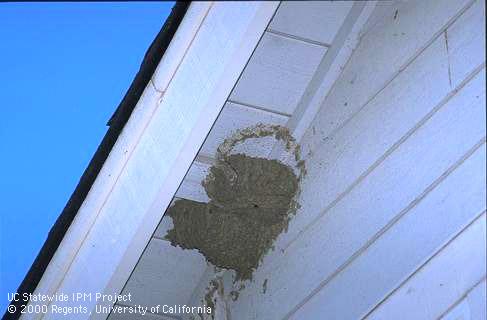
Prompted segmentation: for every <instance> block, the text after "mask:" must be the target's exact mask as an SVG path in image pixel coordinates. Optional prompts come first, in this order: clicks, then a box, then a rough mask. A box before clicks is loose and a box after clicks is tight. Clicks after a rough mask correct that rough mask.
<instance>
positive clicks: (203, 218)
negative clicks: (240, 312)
mask: <svg viewBox="0 0 487 320" xmlns="http://www.w3.org/2000/svg"><path fill="white" fill-rule="evenodd" d="M203 186H204V188H205V190H206V193H207V195H208V197H209V198H210V201H209V203H200V202H195V201H190V200H178V201H176V202H175V203H174V205H173V206H172V207H170V208H169V209H168V211H167V214H168V215H169V216H170V217H171V218H172V220H173V224H174V228H173V229H172V230H169V231H168V233H167V235H166V239H168V240H170V241H171V244H172V245H174V246H180V247H182V248H184V249H198V250H199V251H200V252H201V253H202V254H204V255H205V257H206V258H207V260H208V261H210V262H211V263H213V264H214V265H215V266H217V267H221V268H226V269H233V270H235V271H236V274H237V279H250V278H251V276H252V272H253V270H255V269H256V268H257V266H258V264H259V262H260V260H261V259H262V257H263V255H264V254H265V253H266V252H267V250H268V249H269V248H271V247H272V243H273V241H274V240H275V239H276V237H277V236H278V235H279V234H280V233H281V232H282V231H284V230H285V229H286V228H287V225H288V221H289V217H290V213H291V212H293V211H294V209H295V207H296V203H295V200H294V199H295V195H296V193H297V190H298V177H297V176H296V174H295V173H294V172H293V170H292V168H291V167H289V166H287V165H284V164H283V163H281V162H279V161H277V160H269V159H264V158H258V157H250V156H246V155H243V154H235V155H228V154H227V155H220V157H219V160H218V161H217V164H215V165H214V166H212V167H211V168H210V172H209V174H208V176H207V177H206V180H205V181H204V182H203Z"/></svg>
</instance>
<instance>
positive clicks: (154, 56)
mask: <svg viewBox="0 0 487 320" xmlns="http://www.w3.org/2000/svg"><path fill="white" fill-rule="evenodd" d="M189 4H190V2H177V3H176V4H175V5H174V7H173V8H172V11H171V14H170V15H169V17H168V18H167V20H166V22H165V23H164V25H163V27H162V29H161V30H160V31H159V33H158V34H157V36H156V38H155V39H154V41H153V42H152V44H151V45H150V47H149V49H148V50H147V52H146V54H145V56H144V59H143V61H142V64H141V66H140V69H139V71H138V72H137V75H136V76H135V78H134V81H133V82H132V84H131V85H130V88H129V89H128V90H127V92H126V94H125V96H124V98H123V99H122V101H121V102H120V104H119V106H118V107H117V109H116V111H115V113H114V114H113V115H112V117H111V118H110V120H109V121H108V126H109V128H108V131H107V133H106V134H105V137H104V138H103V140H102V142H101V144H100V145H99V146H98V149H97V150H96V152H95V154H94V156H93V158H92V159H91V161H90V163H89V165H88V167H87V168H86V169H85V171H84V173H83V175H82V176H81V179H80V180H79V182H78V185H77V186H76V189H75V190H74V192H73V194H72V195H71V197H70V198H69V200H68V202H67V204H66V206H65V207H64V209H63V211H62V212H61V214H60V215H59V217H58V219H57V220H56V222H55V223H54V225H53V227H52V228H51V230H50V231H49V234H48V236H47V239H46V241H45V242H44V245H43V246H42V248H41V250H40V251H39V253H38V255H37V257H36V259H35V260H34V262H33V263H32V266H31V267H30V269H29V271H28V272H27V275H26V276H25V278H24V280H23V281H22V283H21V284H20V286H19V288H18V289H17V293H19V294H20V295H23V294H25V293H27V294H29V293H33V292H34V290H35V289H36V287H37V284H38V283H39V281H40V280H41V278H42V276H43V274H44V271H45V270H46V268H47V266H48V265H49V262H50V261H51V259H52V257H53V256H54V253H55V252H56V250H57V248H58V247H59V245H60V243H61V241H62V240H63V238H64V235H65V234H66V232H67V230H68V228H69V226H70V225H71V222H72V221H73V219H74V218H75V216H76V214H77V213H78V210H79V208H80V207H81V205H82V203H83V201H84V200H85V198H86V196H87V195H88V192H89V191H90V189H91V186H92V185H93V183H94V182H95V180H96V178H97V176H98V173H99V172H100V170H101V168H102V167H103V164H104V163H105V161H106V159H107V158H108V155H109V154H110V151H111V150H112V148H113V146H114V144H115V142H116V141H117V138H118V136H119V135H120V133H121V132H122V129H123V128H124V126H125V124H126V123H127V121H128V119H129V118H130V115H131V114H132V111H133V110H134V108H135V106H136V104H137V102H138V101H139V99H140V96H141V95H142V92H143V91H144V89H145V87H146V86H147V84H148V83H149V81H150V79H151V77H152V75H153V74H154V72H155V70H156V68H157V65H158V64H159V62H160V61H161V58H162V56H163V55H164V52H165V51H166V49H167V47H168V46H169V43H170V42H171V40H172V38H173V36H174V34H175V33H176V30H177V28H178V26H179V24H180V23H181V21H182V19H183V17H184V15H185V13H186V11H187V9H188V7H189ZM19 300H22V299H19ZM22 304H25V301H12V302H11V304H10V305H13V306H14V307H15V309H16V311H17V312H14V313H9V312H8V311H6V312H5V314H4V316H3V318H2V319H4V320H10V319H18V318H19V317H20V307H21V305H22Z"/></svg>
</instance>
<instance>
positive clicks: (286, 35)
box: [266, 22, 343, 48]
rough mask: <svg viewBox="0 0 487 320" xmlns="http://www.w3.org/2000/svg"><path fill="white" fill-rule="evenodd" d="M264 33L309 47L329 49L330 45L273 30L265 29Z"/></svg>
mask: <svg viewBox="0 0 487 320" xmlns="http://www.w3.org/2000/svg"><path fill="white" fill-rule="evenodd" d="M342 23H343V22H342ZM266 32H268V33H269V34H272V35H276V36H279V37H282V38H286V39H291V40H297V41H300V42H304V43H307V44H311V45H314V46H320V47H324V48H329V47H331V44H328V43H325V42H321V41H317V40H313V39H309V38H305V37H301V36H297V35H294V34H290V33H287V32H282V31H278V30H274V29H272V28H267V30H266Z"/></svg>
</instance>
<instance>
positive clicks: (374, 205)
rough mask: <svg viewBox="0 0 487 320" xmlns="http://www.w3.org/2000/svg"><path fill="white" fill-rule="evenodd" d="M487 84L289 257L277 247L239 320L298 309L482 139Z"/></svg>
mask: <svg viewBox="0 0 487 320" xmlns="http://www.w3.org/2000/svg"><path fill="white" fill-rule="evenodd" d="M484 86H485V77H484V75H483V72H481V73H479V75H478V76H477V77H476V78H475V79H473V80H472V81H471V82H470V83H469V84H468V85H467V86H466V87H464V88H463V89H462V90H461V91H460V92H458V93H457V94H456V95H455V96H454V97H453V98H452V99H451V100H450V101H449V102H448V103H447V104H446V105H444V106H443V107H442V109H440V111H439V112H438V113H437V114H435V115H434V116H433V117H432V118H431V119H429V120H428V121H427V122H426V123H425V124H424V126H422V127H421V128H419V130H417V131H416V132H415V133H414V134H413V135H412V136H411V137H409V138H408V139H407V140H406V141H405V142H404V143H403V144H402V145H401V146H399V148H397V149H396V150H395V151H394V152H393V153H392V154H391V155H390V156H389V157H388V158H386V159H385V161H384V162H382V163H381V164H380V165H379V166H378V167H377V168H376V169H375V170H374V171H372V172H371V173H370V174H369V175H368V176H367V177H366V178H365V179H364V180H363V181H362V182H361V183H360V184H359V185H357V186H356V187H355V188H354V189H353V190H352V191H351V192H350V193H349V194H347V196H346V197H344V198H343V199H342V200H341V201H340V202H338V203H337V204H336V205H335V206H334V207H333V208H331V209H330V210H329V212H327V213H326V215H325V216H323V218H322V219H320V220H319V221H317V222H316V224H314V225H313V226H312V227H311V228H309V230H308V231H307V232H306V233H304V234H303V235H302V236H301V237H300V238H298V239H297V240H296V241H295V242H294V243H292V244H291V245H290V246H289V248H287V249H286V250H285V251H284V254H282V252H281V250H280V249H279V248H277V250H275V251H273V252H271V253H269V255H268V256H267V257H266V258H265V259H264V263H263V265H262V266H261V267H260V268H259V269H258V270H257V272H255V273H254V281H253V282H252V283H249V284H248V286H247V289H246V290H244V291H243V292H242V293H241V294H240V298H239V300H238V303H236V304H235V305H234V311H235V312H234V313H235V314H236V315H237V318H236V319H239V318H238V314H243V310H250V311H249V312H251V313H252V317H249V318H250V319H259V317H262V316H263V315H266V316H268V318H269V319H277V318H279V317H281V316H282V315H284V314H286V312H287V310H288V309H287V308H283V307H282V306H289V308H292V306H296V305H297V304H298V303H299V302H300V301H301V300H302V299H304V298H305V297H306V296H307V295H309V294H310V293H311V291H313V290H314V289H316V287H317V286H318V284H319V283H320V282H322V281H323V280H325V279H326V278H327V277H329V276H331V275H332V274H333V273H334V272H335V271H336V270H337V268H339V267H340V266H341V265H342V264H343V263H345V262H346V261H347V260H348V259H350V257H351V256H353V255H354V254H355V253H356V252H357V250H359V249H360V248H361V247H363V246H364V245H365V244H366V243H367V242H368V241H369V239H370V238H371V237H372V236H373V235H374V234H376V233H377V232H378V231H379V230H380V229H381V228H383V227H384V226H386V225H387V224H388V223H389V222H390V221H391V219H393V218H394V216H395V215H397V214H398V213H400V212H401V210H403V209H404V208H405V207H406V206H408V204H410V203H411V202H413V201H414V200H415V198H416V197H418V196H419V195H420V193H421V192H423V190H425V189H426V188H427V187H428V186H429V185H430V184H431V183H432V182H433V181H434V180H435V179H438V178H439V177H440V176H441V175H442V174H443V173H444V172H445V171H446V170H448V168H449V167H450V166H452V165H453V164H454V163H455V162H456V161H458V159H460V158H461V157H462V156H463V155H464V154H465V153H466V152H467V151H468V150H469V149H470V148H472V147H473V146H474V145H475V144H476V143H478V141H480V140H481V139H482V138H484V137H485V126H484V123H485V108H484V105H485V90H484ZM477 96H478V97H479V98H476V97H477ZM370 125H371V126H374V125H378V123H371V124H370ZM446 141H447V142H448V143H446ZM432 146H435V148H432ZM419 164H420V165H419ZM371 212H373V213H374V214H373V215H371V214H370V213H371ZM357 226H360V228H357ZM351 230H353V232H351ZM284 236H285V235H284ZM317 253H322V255H318V256H317ZM265 279H268V290H267V293H266V296H265V299H266V301H267V302H266V304H265V305H261V304H259V303H258V300H259V299H262V297H261V296H260V295H258V294H255V293H256V292H259V291H260V288H259V287H260V286H261V284H262V282H263V281H264V280H265ZM290 279H299V281H293V282H292V283H291V282H290ZM246 312H247V311H246ZM269 314H270V315H269Z"/></svg>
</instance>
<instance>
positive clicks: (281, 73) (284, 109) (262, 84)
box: [230, 32, 326, 115]
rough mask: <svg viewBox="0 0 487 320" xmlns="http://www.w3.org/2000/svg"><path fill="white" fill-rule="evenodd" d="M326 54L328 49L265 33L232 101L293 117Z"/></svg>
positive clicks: (238, 83)
mask: <svg viewBox="0 0 487 320" xmlns="http://www.w3.org/2000/svg"><path fill="white" fill-rule="evenodd" d="M325 52H326V48H325V47H322V46H318V45H314V44H309V43H305V42H302V41H298V40H295V39H290V38H286V37H282V36H278V35H275V34H271V33H269V32H266V33H265V35H264V36H263V38H262V39H261V41H260V43H259V45H258V47H257V49H256V50H255V52H254V54H253V55H252V58H251V59H250V61H249V63H248V65H247V67H246V68H245V70H244V71H243V73H242V75H241V77H240V79H239V81H238V82H237V85H236V87H235V89H234V90H233V92H232V94H231V96H230V99H231V100H232V101H235V102H240V103H244V104H249V105H253V106H257V107H262V108H265V109H268V110H274V111H277V112H279V113H284V114H288V115H290V114H292V113H293V111H294V109H295V108H296V106H297V104H298V102H299V99H300V98H301V95H302V94H303V92H304V90H305V89H306V86H307V84H308V82H309V81H310V80H311V77H312V76H313V73H314V72H315V70H316V67H317V66H318V64H319V63H320V61H321V58H322V57H323V55H324V54H325ZM303 57H306V58H303Z"/></svg>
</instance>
